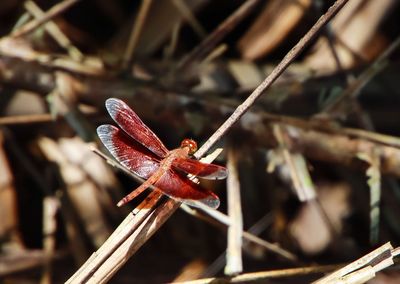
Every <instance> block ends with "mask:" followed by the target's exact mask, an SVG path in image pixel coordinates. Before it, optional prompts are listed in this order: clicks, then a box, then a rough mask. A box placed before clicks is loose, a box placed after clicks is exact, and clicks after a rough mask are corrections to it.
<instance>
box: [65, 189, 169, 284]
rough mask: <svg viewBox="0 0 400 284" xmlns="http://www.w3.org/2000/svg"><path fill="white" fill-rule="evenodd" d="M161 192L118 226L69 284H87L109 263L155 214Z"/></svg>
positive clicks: (148, 198)
mask: <svg viewBox="0 0 400 284" xmlns="http://www.w3.org/2000/svg"><path fill="white" fill-rule="evenodd" d="M161 196H162V195H161V194H160V192H159V191H153V192H152V193H151V194H150V195H149V196H148V197H147V198H146V199H145V200H144V201H143V202H142V203H141V204H140V205H139V206H138V208H139V209H135V210H134V211H132V212H131V214H129V215H128V216H127V217H126V218H125V220H124V221H123V222H122V223H121V224H120V225H119V226H118V228H117V229H116V230H115V231H114V232H113V234H112V235H111V236H110V237H109V238H108V239H107V241H106V242H105V243H104V244H103V245H102V246H101V247H100V248H99V249H98V250H97V251H96V252H95V253H93V254H92V256H91V257H90V258H89V259H88V260H87V261H86V263H85V264H84V265H83V266H82V267H81V268H80V269H79V270H78V271H77V272H76V273H75V274H74V275H73V276H72V277H71V278H70V279H69V280H68V281H67V283H86V282H87V281H88V280H89V279H91V278H92V276H93V274H95V273H96V272H97V271H98V269H99V268H100V267H101V266H102V265H104V263H105V262H109V260H108V259H109V258H110V256H111V255H112V254H113V253H114V252H115V251H116V250H117V249H118V248H119V247H120V246H121V245H123V244H124V242H125V241H126V240H127V239H128V238H130V237H131V236H132V234H133V233H135V231H136V230H137V229H138V228H139V226H140V225H141V224H142V223H143V222H144V220H146V218H147V217H148V216H149V215H150V214H151V213H152V212H153V210H154V208H155V207H156V205H157V203H158V201H159V200H160V198H161Z"/></svg>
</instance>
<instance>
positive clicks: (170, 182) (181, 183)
mask: <svg viewBox="0 0 400 284" xmlns="http://www.w3.org/2000/svg"><path fill="white" fill-rule="evenodd" d="M154 185H155V186H156V187H157V188H158V189H160V190H161V191H162V192H163V193H164V194H166V195H168V196H169V197H171V198H173V199H177V200H179V201H182V202H184V203H187V204H188V205H192V206H196V204H195V203H194V202H193V201H199V202H201V203H203V204H205V205H207V206H209V207H211V208H214V209H216V208H218V206H219V203H220V202H219V198H218V196H217V195H215V194H214V193H213V192H211V191H209V190H207V189H204V188H202V187H200V186H199V185H198V184H196V183H194V182H192V181H191V180H189V179H188V178H187V177H186V176H185V175H182V174H179V173H177V172H175V171H173V170H168V171H166V172H165V173H164V175H163V176H162V177H161V178H160V179H159V180H158V181H157V182H156V183H155V184H154Z"/></svg>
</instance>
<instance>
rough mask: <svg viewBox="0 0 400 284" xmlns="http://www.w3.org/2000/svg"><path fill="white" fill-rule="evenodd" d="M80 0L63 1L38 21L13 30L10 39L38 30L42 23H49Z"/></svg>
mask: <svg viewBox="0 0 400 284" xmlns="http://www.w3.org/2000/svg"><path fill="white" fill-rule="evenodd" d="M79 1H81V0H64V1H62V2H60V3H58V4H57V5H54V6H53V7H52V8H51V9H50V10H48V11H47V12H46V13H45V14H44V15H43V17H41V18H40V19H35V20H32V21H30V22H28V23H26V24H25V25H23V26H21V27H19V28H18V29H16V30H14V31H13V32H12V33H11V36H12V37H20V36H23V35H26V34H28V33H30V32H32V31H33V30H34V29H36V28H38V27H39V26H41V25H43V24H44V23H47V22H48V21H50V20H51V19H52V18H54V17H57V16H58V15H60V14H61V13H63V12H64V11H65V10H67V9H69V8H70V7H71V6H73V5H75V4H76V3H78V2H79Z"/></svg>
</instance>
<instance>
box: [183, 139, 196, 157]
mask: <svg viewBox="0 0 400 284" xmlns="http://www.w3.org/2000/svg"><path fill="white" fill-rule="evenodd" d="M181 148H188V149H189V155H192V154H194V152H196V151H197V143H196V141H194V140H192V139H184V140H183V141H182V143H181Z"/></svg>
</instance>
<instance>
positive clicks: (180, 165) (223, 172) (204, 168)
mask: <svg viewBox="0 0 400 284" xmlns="http://www.w3.org/2000/svg"><path fill="white" fill-rule="evenodd" d="M172 165H173V166H174V167H175V168H177V169H179V170H181V171H184V172H185V173H188V174H192V175H195V176H198V177H200V178H205V179H224V178H226V177H227V175H228V172H227V169H226V168H225V167H222V166H218V165H215V164H206V163H202V162H200V161H197V160H193V159H186V158H177V159H175V160H174V162H173V163H172Z"/></svg>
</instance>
